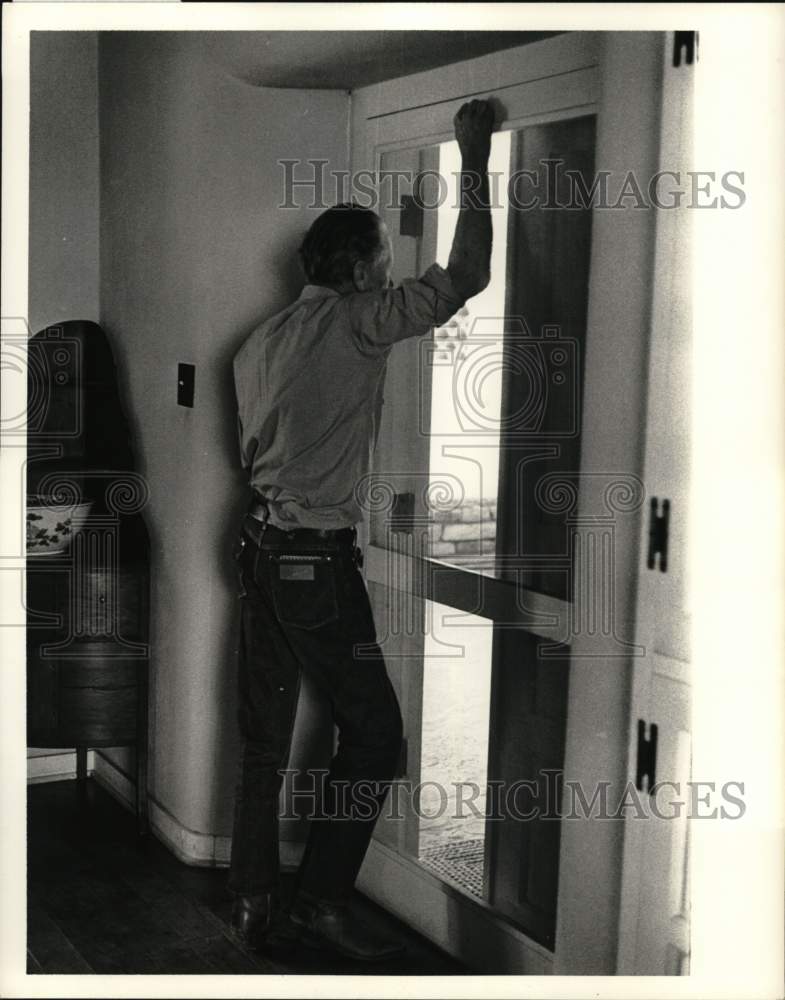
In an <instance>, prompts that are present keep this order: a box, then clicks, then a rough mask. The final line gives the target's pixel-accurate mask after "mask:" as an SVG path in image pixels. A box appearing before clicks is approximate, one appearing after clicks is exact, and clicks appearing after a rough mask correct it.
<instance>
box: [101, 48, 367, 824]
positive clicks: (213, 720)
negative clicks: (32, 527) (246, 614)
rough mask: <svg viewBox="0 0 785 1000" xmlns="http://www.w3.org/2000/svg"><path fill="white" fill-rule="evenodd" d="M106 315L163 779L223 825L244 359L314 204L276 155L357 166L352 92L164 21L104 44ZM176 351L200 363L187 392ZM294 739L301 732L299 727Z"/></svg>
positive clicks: (286, 296)
mask: <svg viewBox="0 0 785 1000" xmlns="http://www.w3.org/2000/svg"><path fill="white" fill-rule="evenodd" d="M99 92H100V134H101V316H100V322H101V323H102V325H103V326H104V328H105V329H106V331H107V333H108V335H109V336H110V338H111V340H112V344H113V346H114V350H115V355H116V360H117V364H118V369H119V372H120V378H121V391H122V392H123V394H124V396H125V402H126V406H127V409H128V411H129V415H130V417H131V421H132V428H133V431H134V437H135V446H136V452H137V454H138V457H139V465H138V471H139V472H140V473H141V474H142V475H144V476H145V478H146V479H147V482H148V484H149V488H150V496H151V499H150V504H149V507H148V509H147V523H148V526H149V528H150V532H151V542H152V566H151V570H152V594H151V598H152V621H151V643H152V657H153V658H152V665H151V670H152V677H151V684H152V688H151V716H150V726H151V733H152V745H151V762H150V764H151V772H150V791H151V794H152V796H153V797H154V798H155V799H156V800H157V802H158V803H159V804H160V805H162V806H163V807H164V808H165V809H166V810H167V811H168V812H169V813H171V814H172V815H173V816H174V817H175V818H176V819H177V820H178V821H179V823H180V824H182V825H183V826H185V827H187V828H188V829H190V830H192V831H196V832H202V833H209V834H214V835H223V836H225V835H228V834H229V833H230V832H231V813H232V802H233V794H234V784H235V767H236V758H237V737H236V723H235V697H234V676H235V673H234V671H235V660H234V654H235V633H236V614H237V601H236V599H235V580H234V576H233V566H232V565H231V562H232V560H231V554H230V552H231V543H232V537H233V534H234V533H235V531H236V528H237V525H238V521H239V517H240V514H241V511H242V510H243V509H244V505H245V502H246V484H245V482H244V477H243V475H242V474H241V472H240V470H239V468H238V450H237V440H236V431H235V426H236V424H235V405H234V394H233V386H232V377H231V359H232V356H233V355H234V353H235V351H236V350H237V348H238V347H239V345H240V344H241V342H242V341H243V339H244V338H245V337H246V336H247V334H248V333H249V332H250V329H251V328H252V327H253V326H254V325H255V324H256V323H257V322H258V321H259V319H260V318H263V317H264V316H266V315H269V314H271V313H272V312H274V311H276V310H277V309H279V308H281V307H283V306H284V305H285V304H287V303H288V301H290V300H291V299H292V298H294V297H295V296H296V295H297V294H298V293H299V290H300V287H301V284H302V281H301V278H300V276H299V272H298V270H297V265H296V260H295V257H294V249H295V248H296V245H297V243H298V241H299V239H300V238H301V236H302V234H303V233H304V231H305V229H306V228H307V226H308V225H309V224H310V222H311V221H312V219H313V218H314V217H315V215H316V214H318V213H317V212H316V211H310V212H309V211H292V210H288V211H287V210H281V209H279V208H277V205H278V202H279V199H280V196H281V176H282V175H281V170H280V168H279V167H278V165H277V159H278V158H279V157H319V158H322V159H327V160H329V161H330V165H331V166H333V167H335V168H341V169H343V168H345V167H346V165H347V140H346V136H347V131H346V130H347V120H348V104H349V102H348V97H347V95H346V94H343V93H340V92H314V91H291V90H272V89H261V88H257V87H253V86H250V85H248V84H246V83H243V82H241V81H238V80H237V79H234V78H232V77H230V76H229V75H228V74H225V73H224V72H223V71H222V70H220V68H218V67H217V66H216V65H215V64H210V63H209V62H205V61H204V60H203V59H200V58H199V53H198V50H197V49H196V48H194V47H192V46H188V45H184V44H183V43H182V41H181V40H178V38H177V37H170V38H168V37H167V36H166V34H165V33H164V34H153V35H150V34H146V33H138V34H134V33H128V34H126V33H118V32H112V33H105V34H103V35H102V36H101V39H100V43H99ZM178 362H188V363H191V364H195V366H196V392H195V406H194V408H193V409H186V408H183V407H180V406H178V405H177V402H176V389H177V385H176V381H177V365H178ZM294 749H295V755H296V753H297V744H295V748H294Z"/></svg>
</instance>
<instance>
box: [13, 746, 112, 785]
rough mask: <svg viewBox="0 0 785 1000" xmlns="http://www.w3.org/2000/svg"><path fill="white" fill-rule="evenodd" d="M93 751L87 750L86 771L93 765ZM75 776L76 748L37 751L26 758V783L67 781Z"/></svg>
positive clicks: (90, 769)
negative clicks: (49, 751) (50, 751)
mask: <svg viewBox="0 0 785 1000" xmlns="http://www.w3.org/2000/svg"><path fill="white" fill-rule="evenodd" d="M94 759H95V751H94V750H88V751H87V773H88V774H89V773H90V772H91V771H92V769H93V767H94ZM71 778H76V750H65V751H63V750H58V751H55V752H54V753H46V752H41V751H37V752H36V753H35V755H34V756H28V758H27V784H28V785H40V784H41V783H42V782H45V781H67V780H69V779H71Z"/></svg>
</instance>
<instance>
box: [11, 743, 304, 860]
mask: <svg viewBox="0 0 785 1000" xmlns="http://www.w3.org/2000/svg"><path fill="white" fill-rule="evenodd" d="M87 773H88V775H90V776H91V777H92V778H93V779H94V780H95V781H96V782H97V783H98V784H99V785H100V786H101V787H102V788H104V789H105V790H106V791H107V792H109V794H110V795H112V796H113V797H114V798H115V799H117V801H118V802H120V803H121V805H124V806H125V807H126V808H127V809H129V810H130V811H132V812H133V811H134V810H135V809H136V785H135V783H134V781H133V780H132V779H131V778H130V777H129V776H128V775H127V774H126V773H125V772H124V771H122V770H121V769H120V768H119V767H118V766H117V765H116V764H115V763H114V762H113V761H112V760H110V759H109V758H108V757H106V756H105V755H104V754H102V753H101V751H100V750H89V751H88V753H87ZM75 778H76V751H74V750H71V751H66V752H57V753H53V754H43V755H37V756H34V757H28V759H27V782H28V784H31V785H32V784H39V783H41V782H44V781H65V780H69V779H75ZM147 801H148V810H149V819H150V828H151V830H152V831H153V833H154V834H155V836H156V837H157V838H158V839H159V840H160V841H162V843H164V844H165V845H166V846H167V847H168V848H169V850H170V851H171V852H172V853H173V854H174V855H175V857H177V858H178V859H179V860H180V861H183V862H184V863H185V864H187V865H194V866H196V867H201V868H227V867H228V866H229V858H230V856H231V848H232V838H231V837H224V836H215V835H214V834H209V833H198V832H197V831H195V830H190V829H189V828H188V827H187V826H185V825H184V824H183V823H181V822H180V820H179V819H177V817H176V816H173V815H172V813H170V812H169V810H168V809H166V807H165V806H163V805H161V803H160V802H158V801H156V799H155V798H154V797H153V796H150V797H149V798H148V800H147ZM303 847H304V845H303V844H302V843H300V842H298V841H291V840H282V841H281V842H280V848H279V849H280V855H281V867H282V868H283V869H284V871H287V870H294V869H296V868H297V866H298V865H299V863H300V859H301V857H302V853H303Z"/></svg>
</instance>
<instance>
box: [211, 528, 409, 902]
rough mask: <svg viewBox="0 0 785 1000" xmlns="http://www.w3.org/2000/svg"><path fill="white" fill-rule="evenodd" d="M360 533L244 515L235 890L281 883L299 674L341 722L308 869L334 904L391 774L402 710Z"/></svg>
mask: <svg viewBox="0 0 785 1000" xmlns="http://www.w3.org/2000/svg"><path fill="white" fill-rule="evenodd" d="M354 542H355V532H354V530H353V529H352V528H347V529H344V530H342V531H339V532H332V533H329V534H328V535H327V536H326V537H320V536H319V535H318V533H316V532H310V531H297V532H295V533H287V532H285V531H281V530H279V529H277V528H275V527H273V526H263V525H262V524H261V523H260V522H258V521H256V520H255V519H254V518H252V517H248V516H246V518H245V520H244V521H243V528H242V531H241V534H240V536H239V537H238V539H237V544H236V548H235V558H236V560H237V568H238V576H239V581H240V603H241V618H240V646H239V664H238V668H239V669H238V681H239V686H238V696H239V700H238V715H239V725H240V734H241V737H242V741H243V749H242V759H241V773H240V779H239V783H238V787H237V795H236V802H235V816H234V832H233V837H232V860H231V868H230V874H229V889H230V890H231V891H232V892H235V893H237V894H240V895H255V894H257V893H265V892H273V891H275V890H276V888H277V885H278V879H279V855H278V808H279V795H280V790H281V784H282V776H281V774H280V773H279V772H280V771H281V770H283V769H285V768H286V766H287V761H288V757H289V750H290V747H291V739H292V728H293V725H294V718H295V711H296V708H297V699H298V695H299V689H300V679H301V676H302V671H305V672H306V673H307V675H308V676H309V677H310V678H311V679H312V680H313V682H314V685H315V686H316V687H317V688H318V689H319V690H320V691H321V692H322V693H323V694H324V695H325V696H326V698H327V700H328V702H329V704H330V706H331V709H332V716H333V719H334V721H335V723H336V724H337V726H338V748H337V751H336V753H335V755H334V757H333V759H332V762H331V765H330V768H329V772H328V774H327V777H326V781H325V784H324V799H323V801H322V803H321V808H320V809H319V810H318V812H317V815H316V818H314V819H312V820H311V826H310V830H309V836H308V841H307V843H306V849H305V854H304V856H303V861H302V864H301V866H300V871H299V879H298V882H299V888H300V889H301V890H302V891H304V892H307V893H309V894H311V895H313V896H316V897H317V898H319V899H325V900H330V901H335V902H340V901H344V900H345V899H346V898H347V897H348V895H349V894H350V892H351V890H352V887H353V885H354V882H355V879H356V877H357V874H358V872H359V870H360V866H361V864H362V861H363V857H364V856H365V852H366V850H367V848H368V844H369V841H370V838H371V834H372V833H373V828H374V825H375V822H376V820H377V818H378V815H379V812H380V811H381V806H382V804H383V801H384V798H385V796H386V794H387V791H388V790H389V787H390V782H391V780H392V778H393V776H394V774H395V769H396V765H397V763H398V759H399V755H400V746H401V733H402V723H401V713H400V709H399V706H398V700H397V698H396V695H395V691H394V689H393V687H392V684H391V683H390V679H389V677H388V676H387V670H386V668H385V664H384V659H383V657H382V653H381V650H380V649H379V646H378V645H377V643H376V630H375V626H374V621H373V616H372V613H371V606H370V601H369V599H368V593H367V591H366V588H365V583H364V580H363V578H362V575H361V573H360V571H359V569H358V567H357V564H356V559H355V554H356V552H357V550H356V549H355V545H354ZM360 647H362V648H360Z"/></svg>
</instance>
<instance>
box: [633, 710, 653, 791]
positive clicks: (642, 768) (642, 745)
mask: <svg viewBox="0 0 785 1000" xmlns="http://www.w3.org/2000/svg"><path fill="white" fill-rule="evenodd" d="M656 771H657V724H656V722H652V723H651V725H650V726H649V737H648V739H647V738H646V723H645V722H644V721H643V719H638V763H637V768H636V772H635V787H636V788H637V789H638V791H639V792H642V791H643V779H644V778H645V779H646V790H647V791H648V792H651V790H652V789H653V788H654V784H655V782H656V780H657V778H656Z"/></svg>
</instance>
